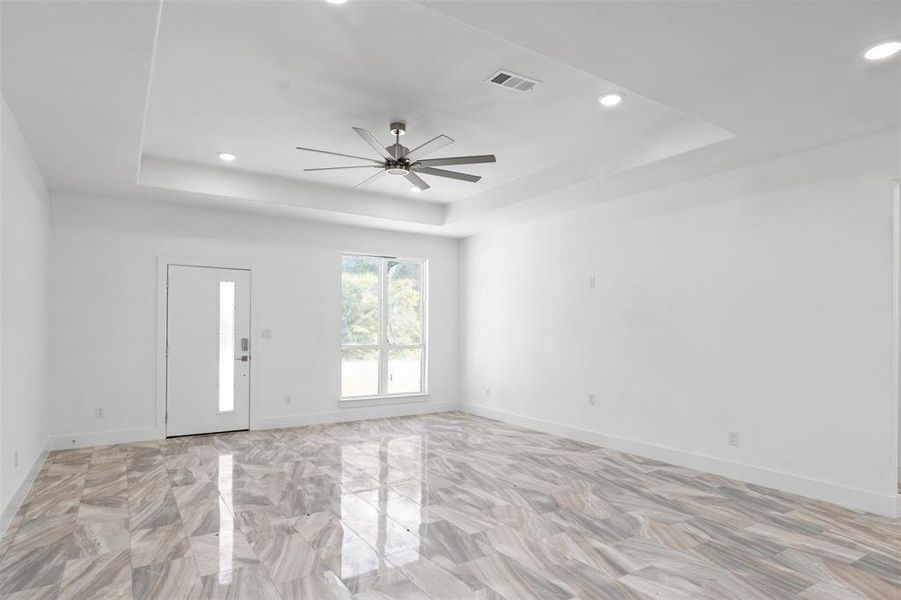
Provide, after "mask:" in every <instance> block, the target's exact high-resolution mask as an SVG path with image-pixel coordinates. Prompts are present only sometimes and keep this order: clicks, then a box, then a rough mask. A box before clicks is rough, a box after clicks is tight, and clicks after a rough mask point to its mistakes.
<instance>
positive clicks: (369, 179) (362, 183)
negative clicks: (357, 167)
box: [354, 169, 386, 188]
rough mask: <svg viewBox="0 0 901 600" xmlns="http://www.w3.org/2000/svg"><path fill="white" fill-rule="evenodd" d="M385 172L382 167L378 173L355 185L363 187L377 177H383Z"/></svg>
mask: <svg viewBox="0 0 901 600" xmlns="http://www.w3.org/2000/svg"><path fill="white" fill-rule="evenodd" d="M385 173H386V171H385V170H384V169H382V170H381V171H379V172H378V173H376V174H375V175H373V176H372V177H367V178H366V179H364V180H363V181H361V182H360V183H358V184H357V185H355V186H354V187H358V188H361V187H363V186H366V185H369V184H370V183H372V182H373V181H375V180H376V179H378V178H379V177H381V176H382V175H384V174H385Z"/></svg>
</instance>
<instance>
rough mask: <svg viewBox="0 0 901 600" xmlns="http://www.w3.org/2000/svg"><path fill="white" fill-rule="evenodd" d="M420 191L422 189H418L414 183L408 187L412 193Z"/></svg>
mask: <svg viewBox="0 0 901 600" xmlns="http://www.w3.org/2000/svg"><path fill="white" fill-rule="evenodd" d="M421 191H422V190H421V189H419V188H418V187H416V186H415V185H414V186H413V187H411V188H410V192H412V193H414V194H418V193H419V192H421Z"/></svg>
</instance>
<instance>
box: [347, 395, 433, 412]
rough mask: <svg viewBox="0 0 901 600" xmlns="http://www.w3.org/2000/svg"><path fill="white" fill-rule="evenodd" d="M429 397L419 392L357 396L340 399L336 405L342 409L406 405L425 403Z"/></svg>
mask: <svg viewBox="0 0 901 600" xmlns="http://www.w3.org/2000/svg"><path fill="white" fill-rule="evenodd" d="M429 395H430V394H429V393H428V392H420V393H416V394H395V395H391V396H357V397H354V398H340V399H339V401H338V405H339V406H341V407H342V408H353V407H355V406H371V405H376V406H380V405H386V404H408V403H411V402H425V401H426V399H427V398H428V397H429Z"/></svg>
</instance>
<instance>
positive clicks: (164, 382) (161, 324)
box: [156, 256, 253, 439]
mask: <svg viewBox="0 0 901 600" xmlns="http://www.w3.org/2000/svg"><path fill="white" fill-rule="evenodd" d="M170 266H173V267H206V268H208V269H235V270H240V271H247V272H248V275H249V277H250V306H249V307H248V310H249V311H250V317H249V318H250V326H249V328H250V337H251V342H250V348H251V361H250V364H249V365H248V369H249V371H250V372H249V374H248V377H249V379H250V381H249V383H248V386H247V389H248V395H249V397H248V399H247V429H248V430H250V429H253V358H252V357H253V269H252V268H251V266H250V264H249V263H247V262H245V261H242V260H232V259H218V258H197V257H189V256H157V261H156V294H157V295H156V429H157V431H158V432H159V437H160V438H162V439H165V438H166V437H167V436H166V434H167V427H166V401H167V387H168V379H169V373H168V368H169V366H168V361H167V357H166V344H167V341H168V331H169V294H168V289H167V285H168V275H169V267H170Z"/></svg>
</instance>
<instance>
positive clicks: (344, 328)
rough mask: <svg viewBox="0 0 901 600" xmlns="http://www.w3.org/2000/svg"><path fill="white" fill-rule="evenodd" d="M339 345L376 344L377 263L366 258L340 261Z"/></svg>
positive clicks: (377, 315)
mask: <svg viewBox="0 0 901 600" xmlns="http://www.w3.org/2000/svg"><path fill="white" fill-rule="evenodd" d="M341 290H342V300H341V319H342V321H341V343H342V344H343V345H347V344H353V345H358V346H374V345H377V344H378V343H379V261H378V259H377V258H370V257H366V256H345V257H343V264H342V273H341Z"/></svg>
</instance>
